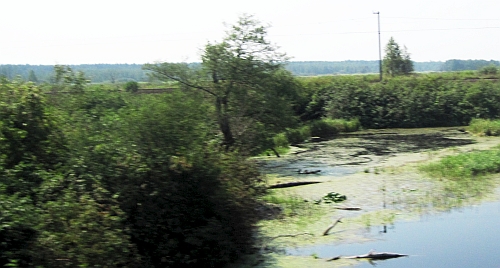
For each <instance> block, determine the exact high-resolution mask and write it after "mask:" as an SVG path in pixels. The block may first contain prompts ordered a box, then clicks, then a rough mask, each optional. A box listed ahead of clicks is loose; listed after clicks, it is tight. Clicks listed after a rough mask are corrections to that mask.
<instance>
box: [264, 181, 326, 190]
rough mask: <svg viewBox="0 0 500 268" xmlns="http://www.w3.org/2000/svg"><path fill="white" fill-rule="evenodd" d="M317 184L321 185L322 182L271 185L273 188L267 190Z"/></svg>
mask: <svg viewBox="0 0 500 268" xmlns="http://www.w3.org/2000/svg"><path fill="white" fill-rule="evenodd" d="M315 183H321V182H320V181H297V182H287V183H280V184H275V185H271V186H269V187H267V189H277V188H288V187H295V186H302V185H308V184H315Z"/></svg>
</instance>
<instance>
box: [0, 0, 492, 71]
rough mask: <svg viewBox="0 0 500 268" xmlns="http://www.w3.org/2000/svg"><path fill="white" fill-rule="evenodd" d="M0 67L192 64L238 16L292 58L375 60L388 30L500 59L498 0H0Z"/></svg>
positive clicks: (423, 44) (415, 42) (451, 50)
mask: <svg viewBox="0 0 500 268" xmlns="http://www.w3.org/2000/svg"><path fill="white" fill-rule="evenodd" d="M0 8H1V10H2V12H1V13H2V15H1V16H0V33H1V35H2V38H0V64H84V63H146V62H155V61H172V62H178V61H189V62H192V61H199V60H200V50H201V49H202V48H203V46H204V45H205V44H206V43H207V42H208V41H220V40H221V38H222V37H223V35H224V31H225V28H224V25H223V23H224V22H226V23H228V24H232V23H234V22H235V21H236V20H237V18H238V16H239V15H241V14H242V13H248V14H253V15H255V16H256V18H257V19H259V20H260V21H262V22H264V23H266V24H270V25H271V28H269V39H270V40H271V41H272V42H273V43H275V44H277V45H278V46H280V47H281V50H282V51H283V52H286V53H287V54H288V55H289V56H291V57H292V60H294V61H308V60H310V61H341V60H377V59H378V35H377V15H374V14H373V12H374V11H380V19H381V30H382V35H381V36H382V45H384V44H385V43H387V41H388V39H389V38H390V37H391V36H393V37H394V39H395V40H396V42H398V43H399V44H400V45H406V46H407V48H408V51H409V52H410V53H411V55H412V59H413V60H415V61H445V60H448V59H486V60H490V59H494V60H500V49H499V44H500V16H499V15H500V14H499V13H500V1H498V0H475V1H472V0H469V1H465V0H453V1H451V0H433V1H430V0H419V1H401V0H399V1H395V0H344V1H335V0H302V1H297V0H279V1H278V0H251V1H250V0H247V1H238V0H176V1H173V0H163V1H159V0H141V1H123V0H122V1H115V0H86V1H76V0H60V1H56V0H44V1H40V0H2V3H1V4H0Z"/></svg>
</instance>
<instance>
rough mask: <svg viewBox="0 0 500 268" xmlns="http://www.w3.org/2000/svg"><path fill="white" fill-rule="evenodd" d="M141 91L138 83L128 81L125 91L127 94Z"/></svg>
mask: <svg viewBox="0 0 500 268" xmlns="http://www.w3.org/2000/svg"><path fill="white" fill-rule="evenodd" d="M138 90H139V84H138V83H137V82H136V81H128V82H127V83H125V91H127V92H132V93H134V92H137V91H138Z"/></svg>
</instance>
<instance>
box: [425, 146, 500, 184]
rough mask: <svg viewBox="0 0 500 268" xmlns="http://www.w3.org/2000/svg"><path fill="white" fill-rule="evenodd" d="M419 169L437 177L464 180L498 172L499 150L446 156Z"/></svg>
mask: <svg viewBox="0 0 500 268" xmlns="http://www.w3.org/2000/svg"><path fill="white" fill-rule="evenodd" d="M421 169H422V170H423V171H425V172H427V173H429V174H430V175H432V176H434V177H438V178H446V179H450V180H454V181H466V180H469V179H472V178H475V177H477V176H482V175H486V174H491V173H498V172H500V150H488V151H480V152H471V153H464V154H460V155H457V156H448V157H445V158H443V159H442V160H440V161H439V162H437V163H432V164H429V165H425V166H422V167H421Z"/></svg>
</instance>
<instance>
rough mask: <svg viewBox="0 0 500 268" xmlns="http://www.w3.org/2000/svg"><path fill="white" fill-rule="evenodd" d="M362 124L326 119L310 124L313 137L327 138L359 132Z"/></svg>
mask: <svg viewBox="0 0 500 268" xmlns="http://www.w3.org/2000/svg"><path fill="white" fill-rule="evenodd" d="M359 127H360V124H359V121H358V120H357V119H356V120H351V121H347V120H343V119H330V118H324V119H321V120H315V121H312V122H311V124H310V129H311V136H313V137H314V136H317V137H322V138H327V137H331V136H334V135H336V134H338V133H340V132H352V131H356V130H359Z"/></svg>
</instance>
